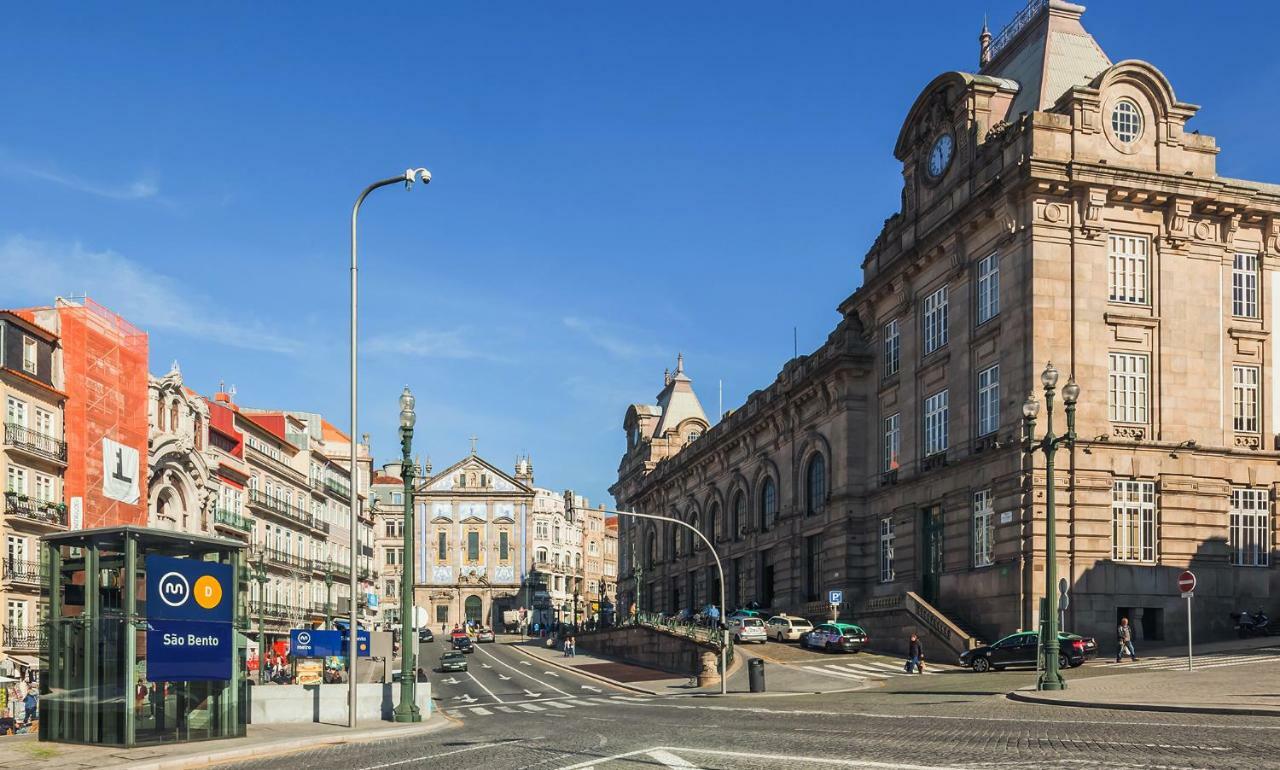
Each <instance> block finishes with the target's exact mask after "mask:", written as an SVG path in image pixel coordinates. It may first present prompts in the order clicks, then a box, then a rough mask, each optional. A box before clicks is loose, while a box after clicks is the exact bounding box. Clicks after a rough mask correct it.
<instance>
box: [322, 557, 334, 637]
mask: <svg viewBox="0 0 1280 770" xmlns="http://www.w3.org/2000/svg"><path fill="white" fill-rule="evenodd" d="M324 619H325V622H326V623H328V624H329V628H330V630H332V629H333V572H332V571H326V572H325V573H324Z"/></svg>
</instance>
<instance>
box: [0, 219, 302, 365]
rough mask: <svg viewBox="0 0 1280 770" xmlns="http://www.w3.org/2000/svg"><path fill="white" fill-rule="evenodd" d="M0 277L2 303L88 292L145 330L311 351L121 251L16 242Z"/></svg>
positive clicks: (2, 249)
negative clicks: (225, 309)
mask: <svg viewBox="0 0 1280 770" xmlns="http://www.w3.org/2000/svg"><path fill="white" fill-rule="evenodd" d="M0 275H3V276H5V280H4V281H3V282H0V301H3V302H4V303H5V304H8V305H41V304H47V303H49V302H51V301H52V300H53V298H54V297H56V296H59V295H66V294H68V293H69V292H87V293H88V294H89V296H91V297H93V298H95V299H97V300H98V301H100V302H102V303H103V304H104V305H106V306H108V307H110V308H111V309H112V310H114V311H116V312H117V313H119V314H120V315H122V316H124V317H125V318H126V319H127V320H128V321H129V322H130V323H132V324H134V325H135V326H137V327H139V328H140V329H142V330H144V331H165V332H170V333H173V334H180V335H183V336H186V337H194V338H199V339H201V340H203V341H205V342H208V343H212V344H220V345H226V346H229V347H235V348H243V349H246V350H261V351H265V352H268V353H285V354H296V353H299V352H301V351H302V350H303V348H304V345H303V343H302V341H300V340H298V339H294V338H291V337H288V336H286V335H281V334H278V333H276V332H275V331H273V330H272V329H270V328H269V327H267V326H266V325H264V324H262V323H260V322H255V321H246V320H244V319H242V318H235V317H233V316H231V315H230V314H228V313H225V312H223V311H220V310H218V309H217V308H216V306H215V304H214V303H213V302H210V301H208V300H206V299H205V298H203V297H201V296H199V294H198V293H197V292H193V291H191V290H190V289H187V288H184V287H182V286H179V285H178V283H177V282H176V281H174V280H173V279H172V278H170V277H168V276H166V275H163V274H161V273H158V272H156V271H155V270H152V269H150V268H149V267H147V266H144V265H141V264H139V263H137V262H135V261H133V260H130V259H128V258H127V257H124V256H122V255H120V254H117V253H116V252H114V251H90V250H87V249H85V248H84V247H82V246H81V245H80V244H79V243H75V244H71V245H60V244H51V243H46V242H43V241H35V240H31V239H29V238H24V237H22V236H14V237H10V238H8V239H7V240H5V241H4V242H3V243H2V244H0ZM234 307H237V308H242V307H243V305H235V306H234Z"/></svg>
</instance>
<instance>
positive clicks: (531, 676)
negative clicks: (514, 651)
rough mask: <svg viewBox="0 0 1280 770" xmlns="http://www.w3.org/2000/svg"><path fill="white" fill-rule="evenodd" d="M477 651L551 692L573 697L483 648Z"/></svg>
mask: <svg viewBox="0 0 1280 770" xmlns="http://www.w3.org/2000/svg"><path fill="white" fill-rule="evenodd" d="M476 649H477V650H480V652H483V653H484V654H485V655H488V656H489V657H490V658H492V659H493V660H495V661H497V662H498V663H501V664H502V665H504V666H506V667H507V668H509V669H511V670H512V671H514V672H516V673H517V674H519V675H521V676H527V677H529V678H530V679H532V680H533V681H535V682H537V683H538V684H540V685H542V686H543V687H546V688H547V689H549V690H555V691H556V692H558V693H560V694H561V695H566V696H567V695H572V693H567V692H565V691H564V690H561V689H560V688H559V687H556V686H555V685H553V684H551V683H549V682H544V681H542V680H541V679H539V678H538V677H536V676H534V675H533V674H526V673H525V672H523V671H521V670H520V669H518V668H516V667H515V666H513V665H511V664H510V663H508V662H506V661H505V660H502V659H501V658H499V657H498V656H497V655H494V654H493V653H491V652H489V651H488V650H484V649H481V648H479V647H477V648H476ZM520 662H521V663H522V664H527V663H528V661H524V660H522V661H520Z"/></svg>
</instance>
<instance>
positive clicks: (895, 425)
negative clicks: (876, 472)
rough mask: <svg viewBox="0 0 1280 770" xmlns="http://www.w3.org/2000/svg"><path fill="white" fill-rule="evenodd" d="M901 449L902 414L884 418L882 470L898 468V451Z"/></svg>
mask: <svg viewBox="0 0 1280 770" xmlns="http://www.w3.org/2000/svg"><path fill="white" fill-rule="evenodd" d="M901 449H902V415H901V414H899V413H895V414H891V415H889V416H888V417H886V418H884V470H885V471H894V470H897V469H898V452H899V451H900V450H901Z"/></svg>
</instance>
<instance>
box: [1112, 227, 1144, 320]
mask: <svg viewBox="0 0 1280 770" xmlns="http://www.w3.org/2000/svg"><path fill="white" fill-rule="evenodd" d="M1150 253H1151V240H1150V239H1149V238H1147V237H1146V236H1144V235H1126V234H1123V233H1112V234H1111V235H1109V236H1108V237H1107V264H1108V274H1109V282H1110V299H1111V301H1112V302H1123V303H1126V304H1131V305H1146V304H1149V302H1150V299H1149V290H1148V287H1147V281H1148V276H1149V274H1150V270H1149V255H1150Z"/></svg>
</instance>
